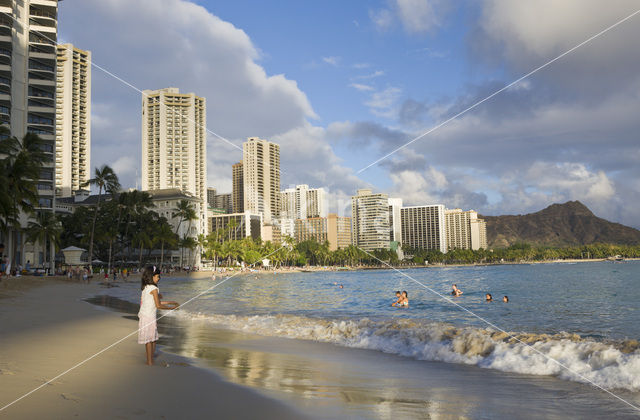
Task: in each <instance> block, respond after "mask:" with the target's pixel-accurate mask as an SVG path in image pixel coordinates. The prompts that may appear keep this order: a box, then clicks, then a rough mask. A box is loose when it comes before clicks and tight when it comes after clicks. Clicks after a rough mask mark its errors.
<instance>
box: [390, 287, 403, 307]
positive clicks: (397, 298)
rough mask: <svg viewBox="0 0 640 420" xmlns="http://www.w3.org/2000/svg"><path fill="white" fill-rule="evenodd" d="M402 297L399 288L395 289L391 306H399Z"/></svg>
mask: <svg viewBox="0 0 640 420" xmlns="http://www.w3.org/2000/svg"><path fill="white" fill-rule="evenodd" d="M403 300H404V299H403V298H402V293H400V290H398V291H396V301H395V302H393V303H392V304H391V306H400V303H401V302H402V301H403Z"/></svg>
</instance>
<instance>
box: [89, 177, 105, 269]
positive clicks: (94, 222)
mask: <svg viewBox="0 0 640 420" xmlns="http://www.w3.org/2000/svg"><path fill="white" fill-rule="evenodd" d="M101 197H102V186H100V188H99V190H98V204H97V205H96V212H95V213H94V214H93V222H92V223H91V237H90V238H89V275H92V274H93V234H94V233H95V230H96V220H97V219H98V210H99V209H100V198H101Z"/></svg>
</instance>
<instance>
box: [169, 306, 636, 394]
mask: <svg viewBox="0 0 640 420" xmlns="http://www.w3.org/2000/svg"><path fill="white" fill-rule="evenodd" d="M171 315H172V316H176V317H180V318H185V319H189V320H204V321H207V322H211V323H214V324H217V325H220V326H223V327H225V328H229V329H233V330H240V331H245V332H249V333H254V334H259V335H264V336H273V337H286V338H294V339H302V340H313V341H321V342H327V343H333V344H336V345H341V346H345V347H353V348H362V349H371V350H379V351H382V352H385V353H391V354H397V355H401V356H405V357H411V358H414V359H417V360H430V361H442V362H449V363H464V364H470V365H476V366H478V367H481V368H487V369H497V370H501V371H505V372H514V373H523V374H532V375H551V376H555V377H558V378H561V379H565V380H570V381H576V382H583V383H588V382H592V383H595V384H597V385H598V386H601V387H603V388H606V389H626V390H631V391H638V390H640V343H639V342H638V341H637V340H622V341H610V342H604V341H602V342H601V341H596V340H593V339H589V338H583V337H581V336H579V335H577V334H569V333H560V334H553V335H549V334H530V333H508V334H507V333H504V332H500V331H495V330H492V329H481V328H474V327H456V326H453V325H450V324H446V323H440V322H428V321H422V320H409V319H400V320H384V321H377V320H371V319H368V318H362V319H360V320H339V319H333V320H332V319H317V318H308V317H303V316H294V315H256V316H240V315H219V314H201V313H198V314H194V313H189V312H188V311H177V312H173V313H171Z"/></svg>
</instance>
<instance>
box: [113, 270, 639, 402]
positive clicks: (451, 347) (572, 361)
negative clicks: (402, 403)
mask: <svg viewBox="0 0 640 420" xmlns="http://www.w3.org/2000/svg"><path fill="white" fill-rule="evenodd" d="M403 272H404V273H405V274H406V276H405V275H403V274H401V273H398V272H396V271H393V270H370V271H358V272H321V273H287V274H278V275H273V274H270V275H259V276H254V275H251V274H249V275H238V276H235V277H231V278H229V279H227V280H224V279H225V278H224V277H221V276H218V279H217V280H215V281H213V280H212V279H200V280H184V279H171V278H163V279H162V280H161V282H160V289H161V291H162V293H163V294H164V295H165V296H166V298H167V299H171V300H178V301H180V302H186V301H187V300H188V299H190V298H191V297H193V296H194V295H196V294H198V293H202V292H205V293H204V294H203V295H202V296H200V297H199V298H198V299H196V300H194V301H192V302H190V303H188V304H186V305H184V306H183V307H182V308H181V309H180V310H179V311H176V312H174V313H171V315H170V316H175V317H179V318H182V319H186V320H196V319H197V320H204V321H206V322H210V323H211V324H212V325H216V326H223V327H225V328H228V329H230V330H236V331H242V332H247V333H253V334H259V335H263V336H271V337H284V338H295V339H302V340H313V341H320V342H326V343H331V344H335V345H339V346H343V347H351V348H362V349H370V350H377V351H381V352H384V353H389V354H394V355H400V356H404V357H408V358H412V359H415V360H424V361H444V362H449V363H458V364H465V365H475V366H478V367H480V368H487V369H494V370H498V371H504V372H511V373H518V374H533V375H551V376H555V377H557V378H560V379H563V380H569V381H576V382H582V383H592V384H596V385H598V386H602V387H604V388H606V389H613V390H615V389H621V390H625V391H630V392H633V393H635V392H637V391H639V390H640V351H639V350H638V343H637V342H636V341H634V340H637V339H639V338H640V304H639V302H640V262H625V263H610V262H598V263H579V264H562V263H560V264H536V265H502V266H487V267H460V268H457V267H456V268H424V269H412V270H406V271H403ZM223 280H224V282H223V283H221V284H220V285H219V286H217V287H215V288H214V289H212V290H209V291H207V289H209V288H211V287H212V286H213V285H215V284H216V283H218V282H221V281H223ZM414 280H415V281H414ZM418 282H419V283H420V284H419V283H418ZM334 283H338V284H342V285H344V288H342V289H341V288H339V287H337V286H336V285H335V284H334ZM453 283H456V284H457V285H458V287H459V288H460V289H462V290H463V291H464V294H463V295H462V296H461V297H458V298H453V297H451V296H450V295H449V292H450V291H451V285H452V284H453ZM423 285H424V286H423ZM395 290H407V291H408V293H409V299H410V307H409V308H408V309H397V308H392V307H391V306H390V304H391V302H393V301H394V300H395V299H394V291H395ZM436 292H437V293H439V294H441V295H442V296H439V295H438V294H437V293H436ZM485 293H491V294H492V295H493V297H494V300H495V301H494V302H490V303H488V302H485V299H484V295H485ZM109 294H111V295H114V296H117V297H122V298H125V299H128V300H130V301H132V302H133V301H137V300H138V299H139V289H137V288H136V285H126V286H125V287H121V288H118V289H110V290H109ZM503 295H508V296H509V299H510V302H509V303H503V302H502V301H501V299H502V296H503ZM452 302H455V304H454V303H452ZM458 305H459V306H458ZM461 307H463V308H465V309H466V310H464V309H461ZM467 310H468V311H467ZM472 313H473V314H475V315H473V314H472ZM476 315H477V316H476ZM489 324H492V325H489ZM500 330H503V331H507V332H509V335H507V334H501V333H500ZM513 337H516V339H514V338H513Z"/></svg>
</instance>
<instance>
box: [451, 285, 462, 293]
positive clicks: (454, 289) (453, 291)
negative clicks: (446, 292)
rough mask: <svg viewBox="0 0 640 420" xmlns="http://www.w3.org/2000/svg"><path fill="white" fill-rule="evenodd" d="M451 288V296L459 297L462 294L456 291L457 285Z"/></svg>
mask: <svg viewBox="0 0 640 420" xmlns="http://www.w3.org/2000/svg"><path fill="white" fill-rule="evenodd" d="M451 288H452V289H453V290H452V291H451V296H460V295H461V294H462V290H460V289H458V285H457V284H454V285H453V286H451Z"/></svg>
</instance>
